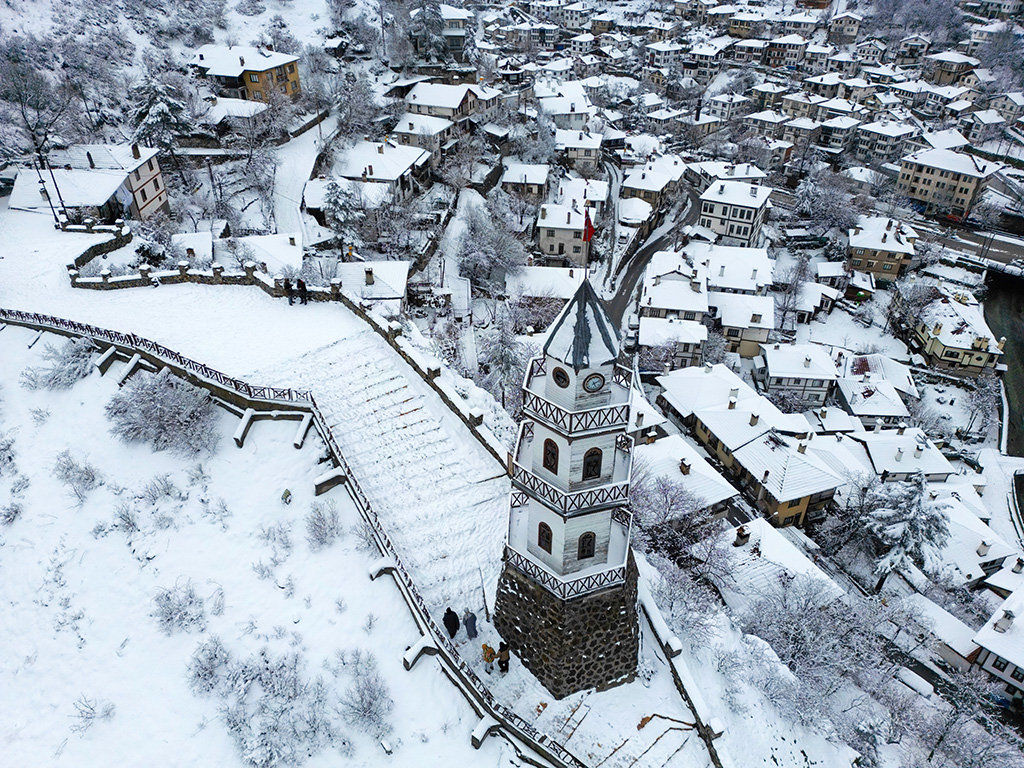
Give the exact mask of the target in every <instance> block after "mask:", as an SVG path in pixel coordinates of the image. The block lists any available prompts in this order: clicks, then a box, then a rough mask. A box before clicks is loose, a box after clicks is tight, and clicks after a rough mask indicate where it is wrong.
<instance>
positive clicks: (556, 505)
mask: <svg viewBox="0 0 1024 768" xmlns="http://www.w3.org/2000/svg"><path fill="white" fill-rule="evenodd" d="M512 483H513V485H518V486H519V487H520V488H522V489H523V490H524V491H526V492H527V493H529V494H531V495H533V496H535V497H536V498H538V499H541V500H542V501H544V502H546V503H547V504H548V505H549V506H551V507H552V508H553V509H556V510H558V511H560V512H564V513H567V514H568V513H571V512H579V511H580V510H582V509H591V508H594V507H605V506H611V505H615V504H625V503H626V502H627V500H628V499H629V481H628V480H623V481H622V482H621V483H614V484H612V485H600V486H598V487H596V488H589V489H587V490H583V491H575V492H570V493H567V492H566V491H563V490H561V489H560V488H556V487H555V486H553V485H551V483H549V482H547V481H545V480H542V479H540V478H539V477H537V476H536V475H535V474H533V473H532V472H530V471H529V470H528V469H526V467H524V466H523V465H522V464H520V463H519V462H518V461H514V462H513V464H512Z"/></svg>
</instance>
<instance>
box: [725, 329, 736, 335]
mask: <svg viewBox="0 0 1024 768" xmlns="http://www.w3.org/2000/svg"><path fill="white" fill-rule="evenodd" d="M725 335H726V336H739V335H740V331H739V329H738V328H730V329H729V330H728V331H726V332H725Z"/></svg>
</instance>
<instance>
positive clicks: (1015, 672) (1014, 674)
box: [1010, 667, 1024, 682]
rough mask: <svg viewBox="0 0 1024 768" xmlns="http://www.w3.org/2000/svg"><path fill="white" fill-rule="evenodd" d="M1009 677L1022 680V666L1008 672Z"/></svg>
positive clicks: (1023, 678) (1023, 675)
mask: <svg viewBox="0 0 1024 768" xmlns="http://www.w3.org/2000/svg"><path fill="white" fill-rule="evenodd" d="M1010 677H1012V678H1013V679H1014V680H1019V681H1021V682H1024V668H1022V667H1017V668H1016V669H1015V670H1013V672H1011V673H1010Z"/></svg>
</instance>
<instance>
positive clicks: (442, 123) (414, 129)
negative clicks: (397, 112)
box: [394, 112, 455, 136]
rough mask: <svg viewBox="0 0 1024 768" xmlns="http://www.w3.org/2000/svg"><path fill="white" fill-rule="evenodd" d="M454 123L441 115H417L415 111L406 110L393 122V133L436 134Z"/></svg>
mask: <svg viewBox="0 0 1024 768" xmlns="http://www.w3.org/2000/svg"><path fill="white" fill-rule="evenodd" d="M453 125H455V123H453V122H452V121H451V120H446V119H445V118H443V117H435V116H433V115H418V114H416V113H415V112H406V113H405V114H403V115H402V116H401V117H400V118H398V122H397V123H396V124H395V130H394V132H395V133H408V134H412V135H415V136H419V135H423V134H426V135H428V136H436V135H437V134H439V133H441V132H443V131H445V130H447V129H448V128H451V127H452V126H453Z"/></svg>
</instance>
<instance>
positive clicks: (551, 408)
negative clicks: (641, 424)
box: [523, 357, 633, 433]
mask: <svg viewBox="0 0 1024 768" xmlns="http://www.w3.org/2000/svg"><path fill="white" fill-rule="evenodd" d="M545 373H546V363H545V360H544V358H543V357H535V358H533V359H532V360H531V361H530V366H529V369H528V371H527V374H526V381H525V382H524V383H523V408H524V410H525V411H526V412H527V413H529V414H530V415H531V416H534V417H535V418H537V419H538V420H540V421H543V422H545V423H546V424H549V425H550V426H552V427H554V428H555V429H557V430H559V431H560V432H566V433H569V432H576V433H578V432H586V431H590V430H599V429H614V428H615V427H625V426H626V425H627V423H628V422H629V395H630V386H631V384H632V381H633V372H632V371H630V370H629V369H628V368H625V367H623V366H621V365H616V366H615V369H614V372H613V374H612V384H613V385H617V386H613V388H612V396H611V402H610V403H608V404H607V405H601V406H598V407H596V408H587V409H584V410H581V411H571V410H568V409H567V408H563V407H562V406H560V405H558V404H557V403H553V402H552V401H550V400H548V399H547V398H546V397H544V395H543V394H541V392H542V391H543V390H542V388H541V387H540V386H535V380H536V379H542V378H543V376H544V374H545Z"/></svg>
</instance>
